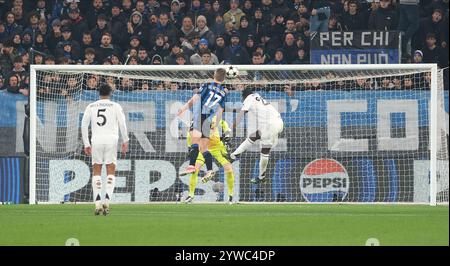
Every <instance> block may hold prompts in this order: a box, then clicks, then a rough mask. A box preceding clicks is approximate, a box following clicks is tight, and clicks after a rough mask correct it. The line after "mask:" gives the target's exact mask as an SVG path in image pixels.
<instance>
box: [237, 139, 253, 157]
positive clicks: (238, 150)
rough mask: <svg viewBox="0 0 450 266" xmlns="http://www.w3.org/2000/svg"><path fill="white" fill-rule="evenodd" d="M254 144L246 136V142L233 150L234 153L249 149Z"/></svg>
mask: <svg viewBox="0 0 450 266" xmlns="http://www.w3.org/2000/svg"><path fill="white" fill-rule="evenodd" d="M253 144H254V142H253V141H251V140H250V139H249V138H246V139H245V141H244V142H242V143H241V145H239V147H238V148H237V149H236V150H235V151H234V152H233V155H239V154H241V153H243V152H244V151H246V150H248V149H249V148H250V147H251V146H252V145H253Z"/></svg>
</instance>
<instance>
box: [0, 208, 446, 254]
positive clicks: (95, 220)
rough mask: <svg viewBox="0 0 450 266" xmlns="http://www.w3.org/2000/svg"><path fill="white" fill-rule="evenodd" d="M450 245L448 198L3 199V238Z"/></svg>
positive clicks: (31, 241) (58, 242)
mask: <svg viewBox="0 0 450 266" xmlns="http://www.w3.org/2000/svg"><path fill="white" fill-rule="evenodd" d="M69 238H76V239H78V240H79V242H80V245H82V246H83V245H180V246H193V245H194V246H195V245H206V246H208V245H233V246H234V245H238V246H239V245H264V246H279V245H308V246H310V245H355V246H362V245H365V242H366V240H367V239H369V238H377V239H378V240H379V241H380V245H449V209H448V206H438V207H430V206H410V205H315V204H314V205H313V204H311V205H279V204H273V205H249V204H238V205H226V204H220V205H219V204H209V205H208V204H191V205H185V204H156V205H113V206H112V207H111V214H110V216H107V217H104V216H94V215H93V206H92V205H34V206H29V205H3V206H0V245H55V246H62V245H65V242H66V240H67V239H69Z"/></svg>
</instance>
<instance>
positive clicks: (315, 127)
mask: <svg viewBox="0 0 450 266" xmlns="http://www.w3.org/2000/svg"><path fill="white" fill-rule="evenodd" d="M223 67H226V66H192V65H190V66H168V65H163V66H143V65H133V66H118V65H116V66H115V65H32V66H31V69H30V74H31V79H30V174H29V176H30V182H29V184H30V192H29V195H30V204H36V203H61V202H77V203H82V202H91V201H92V195H91V194H92V193H91V187H90V179H91V177H90V176H91V174H90V160H89V157H87V156H86V155H84V153H83V151H82V141H81V129H80V117H81V114H82V112H83V111H84V108H85V107H86V105H87V104H89V103H90V102H93V101H95V100H97V97H98V95H97V93H96V91H95V88H96V87H97V86H98V85H99V84H100V83H108V84H110V85H111V86H112V87H113V88H114V89H115V92H114V94H113V100H114V101H117V102H119V103H120V104H121V105H122V106H123V108H124V111H125V113H126V116H127V124H128V125H129V129H130V132H129V135H130V152H129V153H128V154H127V155H126V157H125V158H121V159H120V160H119V162H118V167H117V168H118V169H117V186H116V190H115V195H114V198H113V200H114V201H116V202H123V203H134V202H136V203H147V202H174V201H178V200H180V198H182V197H185V196H186V195H187V189H188V185H189V177H179V176H178V173H179V171H180V169H183V168H184V167H185V166H186V163H187V145H186V134H187V133H186V132H187V126H186V124H188V122H186V121H185V122H184V123H181V122H180V121H179V120H177V119H176V110H177V108H179V107H180V106H181V104H182V103H183V101H185V100H187V99H189V97H190V96H192V95H193V93H194V91H195V90H196V89H197V88H198V87H199V86H200V85H201V84H202V83H203V82H208V81H210V80H211V76H212V75H211V73H212V72H213V71H214V70H215V69H217V68H223ZM237 68H238V70H239V77H238V78H236V79H231V80H226V82H225V86H226V87H227V88H228V89H229V90H230V94H229V97H228V100H227V103H226V108H225V114H224V119H225V120H226V121H227V122H228V123H229V124H230V125H231V124H232V123H233V121H234V119H235V116H236V112H238V111H239V109H240V107H241V99H240V91H241V90H242V89H243V88H244V87H247V86H251V87H252V88H254V89H255V91H257V92H259V93H260V94H261V95H262V96H263V97H264V98H267V100H268V101H269V102H271V103H272V104H273V105H274V106H275V107H276V108H277V109H278V111H279V112H280V113H281V114H282V118H283V120H284V122H285V130H284V131H283V133H282V134H281V135H280V140H279V144H278V145H277V147H276V148H275V149H274V150H273V151H272V153H271V159H270V163H269V167H268V172H269V174H268V176H269V180H270V181H269V182H268V183H267V184H259V185H254V184H251V183H250V181H249V180H250V178H252V177H253V176H254V175H255V174H257V165H258V158H259V152H258V146H257V145H256V146H255V147H254V149H252V150H251V151H248V152H246V153H244V154H243V155H242V157H241V159H240V160H239V161H236V162H234V163H233V169H234V173H235V183H234V195H235V198H236V199H237V200H239V201H241V202H286V203H287V202H291V203H292V202H295V203H296V202H311V203H317V202H319V203H330V202H342V203H367V204H371V203H412V204H430V205H436V204H438V203H448V143H447V140H448V124H446V123H448V113H447V114H446V110H448V106H446V102H445V101H446V100H447V101H448V91H446V92H444V88H443V86H444V85H443V77H442V70H439V69H438V68H437V66H436V65H435V64H398V65H262V66H256V65H241V66H237ZM447 112H448V111H447ZM446 116H447V119H446ZM249 119H251V117H248V118H247V121H248V120H249ZM187 120H189V119H187ZM250 131H251V129H249V128H248V123H247V122H246V121H244V122H242V123H241V124H240V125H239V126H238V128H237V129H236V130H234V131H233V137H232V143H233V147H234V148H236V147H237V146H238V145H239V144H240V142H242V141H243V140H244V139H245V137H246V136H247V135H248V134H250V133H252V132H250ZM215 167H216V168H218V164H215ZM224 183H226V179H224V176H223V172H220V174H219V176H218V177H217V179H216V180H213V181H211V182H210V183H207V184H201V182H199V183H198V185H197V189H196V192H195V193H196V197H195V198H196V200H197V201H199V202H217V201H226V199H225V198H226V197H224V194H225V195H226V191H227V186H226V185H225V186H224V185H223V184H224ZM219 184H221V185H219ZM217 188H219V189H217Z"/></svg>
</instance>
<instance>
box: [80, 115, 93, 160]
mask: <svg viewBox="0 0 450 266" xmlns="http://www.w3.org/2000/svg"><path fill="white" fill-rule="evenodd" d="M90 123H91V109H90V108H89V106H88V107H86V109H85V110H84V114H83V119H82V120H81V136H82V138H83V144H84V151H85V152H86V154H87V155H90V153H91V152H90V147H91V144H90V143H89V124H90Z"/></svg>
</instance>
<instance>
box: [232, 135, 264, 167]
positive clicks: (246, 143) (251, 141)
mask: <svg viewBox="0 0 450 266" xmlns="http://www.w3.org/2000/svg"><path fill="white" fill-rule="evenodd" d="M259 139H261V134H260V133H259V131H256V132H255V133H253V134H251V135H250V136H249V137H248V138H246V139H245V140H244V142H242V143H241V145H239V147H238V148H237V149H236V150H235V151H234V152H233V153H231V154H230V158H231V160H232V161H235V160H236V159H237V158H238V157H239V155H241V153H243V152H245V151H246V150H248V149H250V147H252V145H253V144H255V141H257V140H259Z"/></svg>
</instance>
